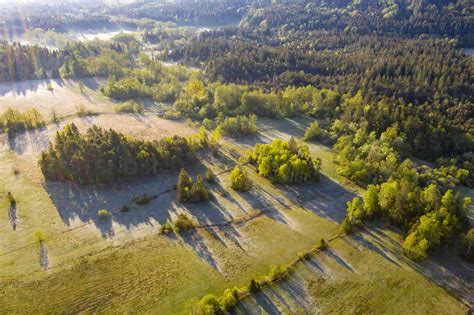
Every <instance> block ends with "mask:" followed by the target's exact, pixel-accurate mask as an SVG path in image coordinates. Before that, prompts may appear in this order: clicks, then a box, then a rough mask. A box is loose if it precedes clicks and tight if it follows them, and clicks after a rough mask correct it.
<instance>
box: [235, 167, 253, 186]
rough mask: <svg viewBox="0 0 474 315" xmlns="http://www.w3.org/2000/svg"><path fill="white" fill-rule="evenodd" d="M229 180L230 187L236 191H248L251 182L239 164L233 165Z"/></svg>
mask: <svg viewBox="0 0 474 315" xmlns="http://www.w3.org/2000/svg"><path fill="white" fill-rule="evenodd" d="M230 181H231V187H232V189H235V190H237V191H249V190H250V188H251V187H252V183H251V182H250V179H249V177H248V175H247V173H246V172H245V171H244V170H242V169H241V168H240V166H238V165H237V166H235V168H234V170H233V171H232V173H230Z"/></svg>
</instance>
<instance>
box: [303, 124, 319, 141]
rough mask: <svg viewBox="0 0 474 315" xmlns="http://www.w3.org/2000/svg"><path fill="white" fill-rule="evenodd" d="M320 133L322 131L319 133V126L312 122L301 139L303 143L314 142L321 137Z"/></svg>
mask: <svg viewBox="0 0 474 315" xmlns="http://www.w3.org/2000/svg"><path fill="white" fill-rule="evenodd" d="M321 133H322V131H321V128H320V127H319V124H318V123H317V122H316V121H314V122H312V123H311V124H310V125H309V127H308V128H307V129H306V131H305V133H304V136H303V139H304V140H305V141H310V140H316V139H318V138H319V137H320V136H321Z"/></svg>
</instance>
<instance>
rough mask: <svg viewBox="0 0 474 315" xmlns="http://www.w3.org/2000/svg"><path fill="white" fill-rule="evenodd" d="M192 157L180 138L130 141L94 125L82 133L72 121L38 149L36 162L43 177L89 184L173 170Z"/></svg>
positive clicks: (116, 133)
mask: <svg viewBox="0 0 474 315" xmlns="http://www.w3.org/2000/svg"><path fill="white" fill-rule="evenodd" d="M194 160H195V158H194V153H193V151H192V150H191V148H190V146H189V145H188V142H187V141H186V139H184V138H182V137H178V136H174V137H170V138H165V139H162V140H160V141H154V142H149V141H142V140H133V139H130V138H129V137H126V136H124V135H123V134H120V133H118V132H116V131H114V130H104V129H101V128H99V127H97V126H93V127H92V128H90V129H89V130H88V131H87V133H86V134H85V135H82V134H81V133H80V132H79V130H78V129H77V127H76V126H75V125H74V124H68V125H66V126H65V127H64V129H63V130H62V131H59V132H57V134H56V138H55V142H54V145H53V144H50V146H49V148H48V149H47V150H45V151H43V152H42V154H41V158H40V161H39V164H40V167H41V170H42V172H43V174H44V176H45V177H46V178H47V179H50V180H59V181H63V180H70V181H74V182H78V183H82V184H92V183H110V182H113V181H116V180H117V179H120V178H125V177H131V176H137V175H147V174H154V173H157V172H160V171H163V170H170V169H176V168H179V167H183V166H185V165H189V164H190V163H192V162H193V161H194Z"/></svg>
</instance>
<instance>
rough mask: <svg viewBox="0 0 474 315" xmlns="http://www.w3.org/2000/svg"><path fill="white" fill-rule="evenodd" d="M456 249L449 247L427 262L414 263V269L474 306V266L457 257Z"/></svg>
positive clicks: (432, 256)
mask: <svg viewBox="0 0 474 315" xmlns="http://www.w3.org/2000/svg"><path fill="white" fill-rule="evenodd" d="M454 249H455V246H449V245H447V246H446V247H444V248H441V249H439V250H438V251H436V252H435V253H432V254H431V256H430V257H429V258H428V259H427V260H426V261H424V262H422V263H413V267H414V268H415V269H416V270H418V271H419V272H420V273H421V274H423V275H425V276H426V277H428V278H430V279H431V280H433V281H434V282H435V283H437V284H438V285H440V286H442V287H443V288H445V289H446V290H447V291H448V292H450V293H452V294H453V295H455V296H457V297H460V298H462V299H464V300H467V301H468V302H469V303H470V304H474V285H473V283H474V266H473V265H472V264H470V263H468V262H466V261H464V260H462V259H461V258H460V257H459V256H457V255H456V253H455V250H454Z"/></svg>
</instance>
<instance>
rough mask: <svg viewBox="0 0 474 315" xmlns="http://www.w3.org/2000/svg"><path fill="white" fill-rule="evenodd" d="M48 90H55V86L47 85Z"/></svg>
mask: <svg viewBox="0 0 474 315" xmlns="http://www.w3.org/2000/svg"><path fill="white" fill-rule="evenodd" d="M46 89H47V90H48V91H52V90H54V89H53V86H52V85H51V83H48V84H47V85H46Z"/></svg>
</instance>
